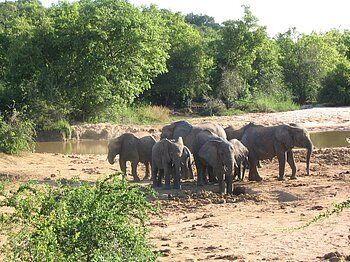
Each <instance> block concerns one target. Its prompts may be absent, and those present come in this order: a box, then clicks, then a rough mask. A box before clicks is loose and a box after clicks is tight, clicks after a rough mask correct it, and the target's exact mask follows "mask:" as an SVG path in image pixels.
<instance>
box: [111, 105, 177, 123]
mask: <svg viewBox="0 0 350 262" xmlns="http://www.w3.org/2000/svg"><path fill="white" fill-rule="evenodd" d="M170 119H171V117H170V109H169V108H167V107H163V106H139V107H129V108H124V109H122V110H121V111H120V112H118V115H117V116H116V119H115V122H117V123H122V124H152V123H165V122H167V121H169V120H170Z"/></svg>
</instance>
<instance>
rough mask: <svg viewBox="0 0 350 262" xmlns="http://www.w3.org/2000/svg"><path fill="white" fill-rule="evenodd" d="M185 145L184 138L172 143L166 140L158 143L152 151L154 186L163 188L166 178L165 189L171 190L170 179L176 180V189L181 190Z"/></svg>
mask: <svg viewBox="0 0 350 262" xmlns="http://www.w3.org/2000/svg"><path fill="white" fill-rule="evenodd" d="M183 149H184V144H183V141H182V137H179V139H178V140H176V141H172V140H169V139H167V138H164V139H162V140H160V141H159V142H157V143H156V144H155V145H154V146H153V149H152V179H153V186H154V187H160V186H162V177H163V176H164V177H165V189H170V179H171V177H173V179H174V188H175V189H181V185H180V177H181V157H182V154H183Z"/></svg>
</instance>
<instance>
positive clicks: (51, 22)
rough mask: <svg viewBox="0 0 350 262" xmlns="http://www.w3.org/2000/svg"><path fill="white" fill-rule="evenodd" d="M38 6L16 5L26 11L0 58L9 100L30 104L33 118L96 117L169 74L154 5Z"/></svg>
mask: <svg viewBox="0 0 350 262" xmlns="http://www.w3.org/2000/svg"><path fill="white" fill-rule="evenodd" d="M37 3H38V2H35V1H23V2H15V3H14V5H15V6H16V8H17V9H18V10H19V11H20V10H22V9H23V10H25V11H23V12H22V13H23V15H20V16H18V18H17V19H16V20H15V21H14V22H12V24H10V26H11V30H12V31H9V30H8V32H10V33H5V35H6V36H7V37H8V38H9V40H8V42H9V43H8V45H7V46H6V51H7V52H6V55H5V57H4V58H3V57H0V59H3V60H5V61H6V62H7V63H6V64H5V66H6V70H5V73H4V81H5V82H6V86H7V91H6V93H7V94H10V95H9V97H10V99H9V101H12V100H14V101H16V103H18V104H19V105H21V104H26V105H29V110H30V111H31V112H32V116H33V117H34V116H38V115H42V116H43V117H41V119H43V120H44V119H52V118H58V119H60V118H69V119H75V120H88V119H93V118H95V117H97V116H100V115H101V114H105V113H106V112H108V111H113V110H115V109H117V108H119V107H122V106H124V105H129V104H131V103H132V102H133V101H134V100H135V98H136V97H138V96H139V95H140V94H141V93H142V92H143V91H144V90H147V89H149V88H150V87H151V82H152V79H153V78H154V77H156V76H157V75H158V74H160V73H162V72H165V71H166V60H167V58H168V54H167V51H168V49H169V43H168V41H164V39H166V35H165V33H166V32H165V31H164V27H163V19H162V17H161V16H160V13H159V11H158V10H157V9H156V8H155V7H152V8H150V9H149V10H147V12H143V11H141V10H139V9H137V8H135V7H134V6H133V5H131V4H130V3H128V2H127V1H125V0H118V1H112V0H86V1H80V2H74V3H68V2H60V3H59V4H57V5H54V6H53V7H51V8H48V9H45V8H43V7H42V6H39V5H38V4H37ZM21 8H22V9H21ZM19 11H18V13H20V12H19ZM20 14H21V13H20ZM36 18H38V19H36ZM0 53H1V54H4V53H5V52H3V51H2V52H0ZM2 56H3V55H2ZM12 90H13V91H12ZM37 118H38V117H36V119H37ZM41 125H45V123H41Z"/></svg>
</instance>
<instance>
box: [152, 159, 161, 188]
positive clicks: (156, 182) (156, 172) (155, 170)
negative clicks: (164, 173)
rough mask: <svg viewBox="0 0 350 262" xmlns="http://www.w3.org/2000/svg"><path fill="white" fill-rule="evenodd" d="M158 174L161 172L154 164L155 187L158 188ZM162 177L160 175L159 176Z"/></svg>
mask: <svg viewBox="0 0 350 262" xmlns="http://www.w3.org/2000/svg"><path fill="white" fill-rule="evenodd" d="M158 172H159V173H160V171H159V170H158V167H156V165H155V164H152V180H153V187H157V186H158V181H157V180H158V176H157V174H158ZM159 176H160V174H159Z"/></svg>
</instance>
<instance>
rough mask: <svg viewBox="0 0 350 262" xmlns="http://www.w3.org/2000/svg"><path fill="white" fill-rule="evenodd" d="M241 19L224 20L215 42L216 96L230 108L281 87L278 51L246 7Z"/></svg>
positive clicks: (273, 91)
mask: <svg viewBox="0 0 350 262" xmlns="http://www.w3.org/2000/svg"><path fill="white" fill-rule="evenodd" d="M244 8H245V11H244V12H245V14H244V16H243V18H242V20H235V21H232V20H230V21H226V22H224V23H223V24H224V26H223V27H222V28H221V29H220V31H219V34H220V38H218V39H217V40H216V45H215V48H216V63H217V68H218V70H217V72H216V76H215V79H214V85H215V87H216V92H215V94H216V96H217V97H218V98H221V99H223V101H224V102H225V104H226V105H229V104H231V103H233V102H234V101H236V100H237V99H242V98H244V97H248V96H250V95H255V94H256V93H259V92H265V93H275V92H276V91H279V90H280V89H282V88H283V81H282V68H281V66H280V65H279V64H278V49H277V46H276V44H275V42H273V41H272V40H271V39H269V37H268V35H267V33H266V30H265V28H264V27H262V26H260V25H259V24H258V19H257V18H256V17H255V16H254V15H253V14H252V13H251V11H250V8H249V7H248V6H245V7H244Z"/></svg>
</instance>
